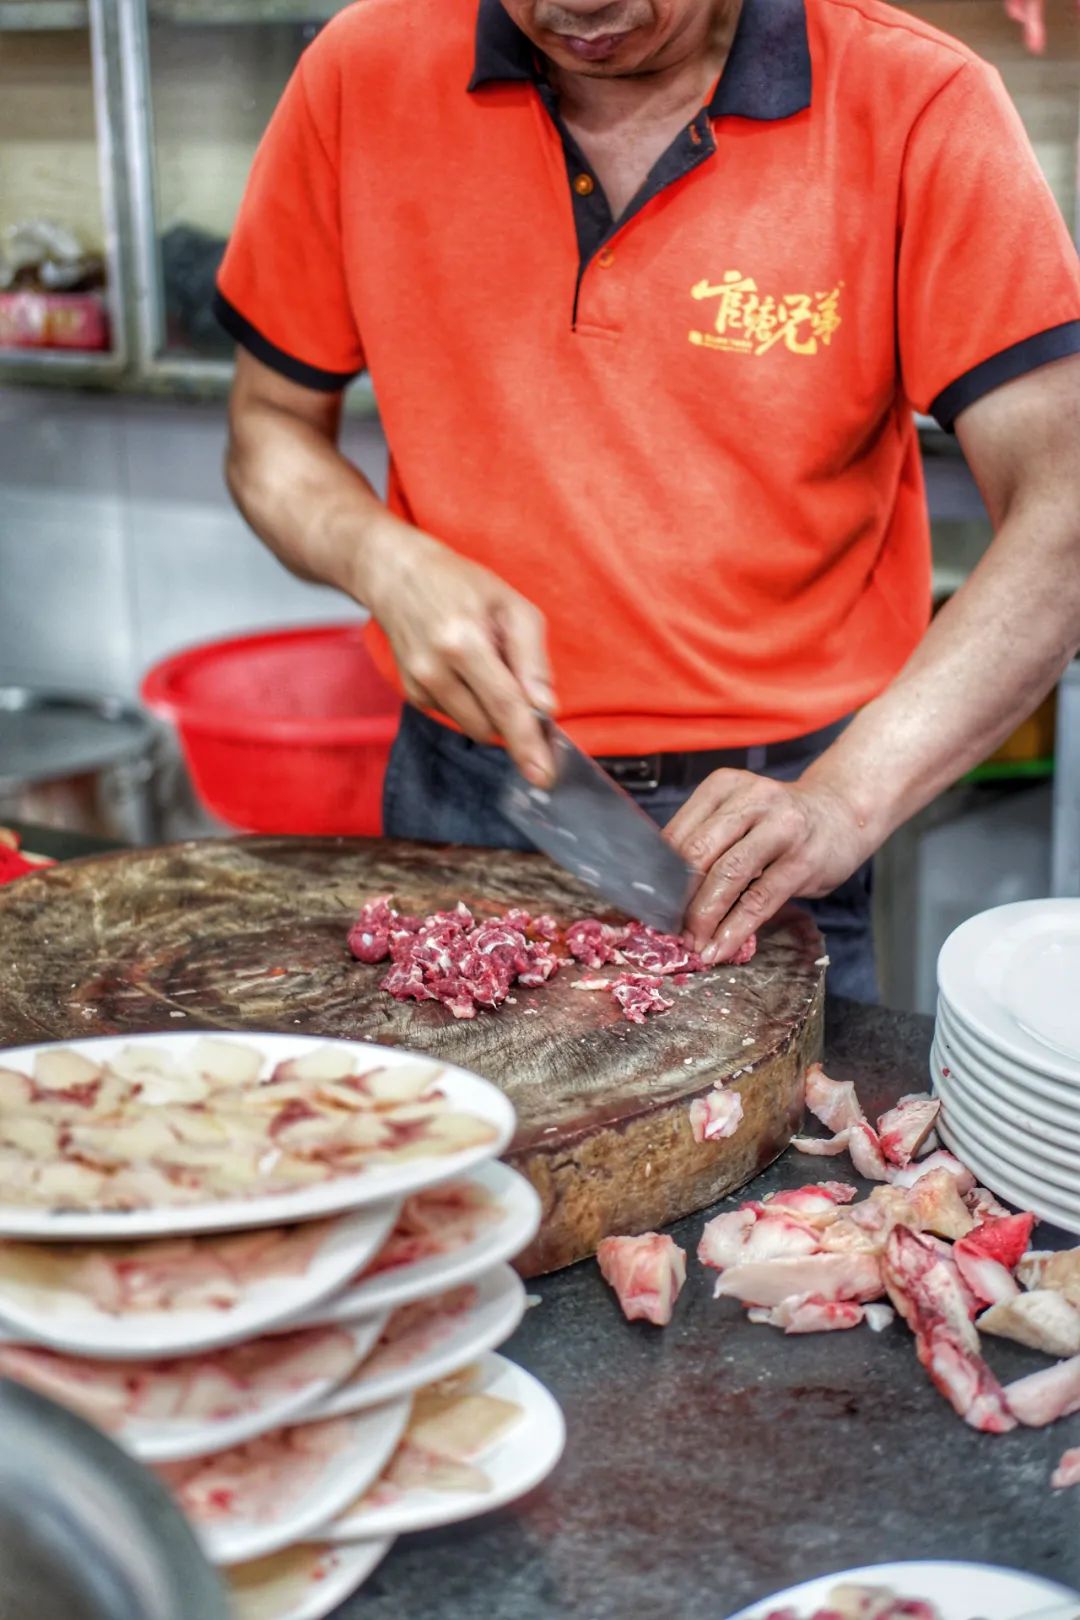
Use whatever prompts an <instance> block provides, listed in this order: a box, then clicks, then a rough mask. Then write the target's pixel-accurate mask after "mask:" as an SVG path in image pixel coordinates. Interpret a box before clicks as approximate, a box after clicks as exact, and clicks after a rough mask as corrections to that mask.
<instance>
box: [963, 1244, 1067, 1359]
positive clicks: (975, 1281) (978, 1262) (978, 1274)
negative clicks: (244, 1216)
mask: <svg viewBox="0 0 1080 1620" xmlns="http://www.w3.org/2000/svg"><path fill="white" fill-rule="evenodd" d="M953 1259H954V1260H955V1261H956V1269H957V1270H958V1271H959V1273H960V1275H961V1277H963V1279H964V1281H965V1282H966V1283H967V1285H968V1287H969V1288H970V1289H971V1292H972V1293H973V1294H974V1296H975V1298H976V1300H977V1301H978V1303H979V1304H980V1305H998V1306H1005V1305H1008V1303H1009V1301H1010V1300H1014V1299H1016V1297H1017V1295H1018V1294H1019V1292H1020V1284H1019V1283H1018V1282H1017V1281H1016V1279H1015V1278H1014V1277H1013V1275H1012V1272H1011V1271H1006V1269H1005V1267H1004V1266H1003V1265H1002V1264H1001V1261H1000V1260H995V1259H993V1257H992V1256H991V1255H988V1254H983V1253H982V1252H981V1251H980V1250H979V1249H971V1248H968V1247H967V1239H966V1238H961V1239H960V1240H959V1242H957V1243H954V1244H953ZM1076 1348H1077V1350H1080V1344H1078V1345H1077V1346H1076Z"/></svg>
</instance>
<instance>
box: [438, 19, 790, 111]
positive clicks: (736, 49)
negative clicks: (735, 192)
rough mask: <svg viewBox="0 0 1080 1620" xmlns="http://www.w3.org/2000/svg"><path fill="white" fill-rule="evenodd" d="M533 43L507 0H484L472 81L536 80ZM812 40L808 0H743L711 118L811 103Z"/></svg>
mask: <svg viewBox="0 0 1080 1620" xmlns="http://www.w3.org/2000/svg"><path fill="white" fill-rule="evenodd" d="M536 78H537V64H536V57H535V52H534V49H533V46H532V43H531V42H530V41H529V40H528V39H526V37H525V35H524V34H523V33H522V32H521V30H520V28H518V26H517V24H516V23H514V22H511V20H510V18H509V16H508V15H507V13H506V11H505V10H504V9H503V6H502V4H501V0H480V11H479V15H478V17H477V22H476V60H475V64H474V67H473V76H472V78H471V79H470V80H469V89H470V90H478V89H479V88H480V87H481V85H485V84H493V83H497V82H500V81H506V80H513V79H525V80H533V81H535V80H536ZM810 82H811V73H810V42H809V39H808V37H807V29H806V3H805V0H743V7H742V12H741V14H740V16H739V26H738V28H737V29H736V31H735V38H734V40H733V41H732V45H731V50H730V52H729V54H728V59H727V65H726V66H725V68H724V71H723V73H722V74H721V76H720V82H719V84H718V85H717V87H716V93H715V94H714V96H713V98H712V100H711V101H710V102H709V108H708V110H709V116H710V117H711V118H757V119H760V120H762V121H769V120H772V119H776V118H790V117H792V115H793V114H795V113H799V112H804V111H805V110H806V108H807V107H809V105H810Z"/></svg>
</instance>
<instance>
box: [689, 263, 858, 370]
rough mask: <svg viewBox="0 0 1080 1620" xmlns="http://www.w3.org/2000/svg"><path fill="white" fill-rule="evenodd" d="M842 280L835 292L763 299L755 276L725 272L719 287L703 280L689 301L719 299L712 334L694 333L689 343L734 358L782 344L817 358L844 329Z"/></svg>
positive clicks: (796, 351)
mask: <svg viewBox="0 0 1080 1620" xmlns="http://www.w3.org/2000/svg"><path fill="white" fill-rule="evenodd" d="M843 285H844V283H843V282H842V281H838V282H837V284H836V286H835V287H834V288H833V289H832V291H831V292H823V293H816V294H811V293H784V294H783V296H782V297H780V298H775V297H773V295H772V294H771V293H770V294H767V295H762V294H761V293H760V292H759V290H758V284H757V282H756V281H755V280H754V278H753V277H752V276H744V275H743V274H742V272H741V271H739V270H726V271H725V272H724V275H723V279H722V280H721V281H720V284H719V285H718V286H715V285H714V284H713V283H712V282H710V281H699V282H698V283H697V285H696V286H694V287H691V289H690V296H691V298H696V299H697V300H698V302H699V303H704V302H705V301H707V300H714V299H715V320H714V322H713V330H712V331H711V332H699V331H691V332H690V334H689V337H690V342H691V343H696V344H697V345H698V347H699V348H702V349H726V350H728V351H730V352H732V353H735V354H755V355H756V354H768V352H769V350H770V349H774V348H775V347H776V345H777V344H778V343H782V344H783V345H784V347H785V349H788V350H790V352H791V353H792V354H817V352H818V346H819V344H824V345H825V347H826V348H828V346H829V344H830V343H831V342H832V337H833V333H834V332H835V331H836V330H837V328H838V327H839V326H840V324H841V320H840V313H839V304H840V289H841V287H843Z"/></svg>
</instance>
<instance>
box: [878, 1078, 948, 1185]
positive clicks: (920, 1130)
mask: <svg viewBox="0 0 1080 1620" xmlns="http://www.w3.org/2000/svg"><path fill="white" fill-rule="evenodd" d="M940 1111H941V1104H940V1102H938V1101H937V1100H936V1098H933V1097H931V1096H930V1095H929V1094H928V1093H927V1092H913V1093H912V1094H910V1095H909V1096H907V1097H901V1098H900V1101H899V1102H898V1103H897V1104H896V1107H895V1108H890V1109H889V1111H888V1113H885V1114H882V1116H881V1118H880V1119H879V1120H878V1122H877V1134H878V1140H879V1142H880V1144H881V1151H882V1153H883V1154H884V1156H885V1158H886V1159H887V1160H888V1161H889V1163H890V1164H895V1165H898V1166H899V1167H900V1169H904V1168H905V1167H906V1166H907V1165H909V1164H910V1163H911V1161H912V1159H913V1158H914V1157H915V1155H916V1154H917V1153H918V1152H919V1149H920V1148H921V1147H923V1146H924V1144H925V1142H926V1140H927V1138H928V1136H929V1135H930V1132H931V1131H932V1130H933V1128H934V1124H935V1122H936V1120H937V1117H938V1114H939V1113H940Z"/></svg>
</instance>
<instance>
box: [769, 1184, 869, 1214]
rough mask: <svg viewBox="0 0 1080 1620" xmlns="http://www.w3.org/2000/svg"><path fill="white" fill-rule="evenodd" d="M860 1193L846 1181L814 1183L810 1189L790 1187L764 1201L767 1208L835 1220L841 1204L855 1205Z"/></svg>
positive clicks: (770, 1194) (772, 1194) (771, 1194)
mask: <svg viewBox="0 0 1080 1620" xmlns="http://www.w3.org/2000/svg"><path fill="white" fill-rule="evenodd" d="M858 1196H859V1193H858V1189H857V1188H856V1187H852V1186H850V1185H849V1183H848V1182H846V1181H814V1182H811V1183H810V1185H809V1186H808V1187H788V1188H786V1189H785V1190H784V1191H782V1192H775V1193H769V1194H768V1196H767V1197H766V1198H764V1199H763V1200H762V1202H763V1203H764V1205H765V1206H766V1208H768V1209H776V1208H780V1207H783V1208H784V1209H792V1210H796V1211H798V1213H799V1214H800V1215H814V1216H816V1215H824V1216H827V1217H829V1218H830V1219H831V1218H833V1217H834V1216H835V1214H836V1211H837V1206H838V1205H840V1204H851V1203H854V1201H855V1199H856V1198H858Z"/></svg>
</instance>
